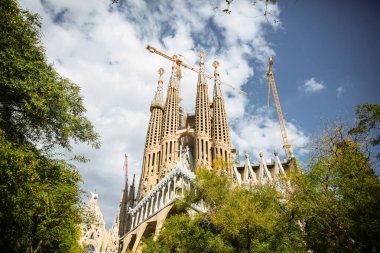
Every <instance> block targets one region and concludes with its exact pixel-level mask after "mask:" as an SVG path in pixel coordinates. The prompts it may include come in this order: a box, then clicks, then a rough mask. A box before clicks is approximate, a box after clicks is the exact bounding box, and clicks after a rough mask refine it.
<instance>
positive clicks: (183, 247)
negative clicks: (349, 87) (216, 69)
mask: <svg viewBox="0 0 380 253" xmlns="http://www.w3.org/2000/svg"><path fill="white" fill-rule="evenodd" d="M359 108H361V109H360V110H359V112H358V118H359V119H361V120H359V124H358V127H356V128H354V129H351V130H350V131H348V130H347V129H346V128H345V127H344V126H342V125H341V124H337V125H335V126H334V127H332V128H329V129H327V130H326V131H325V132H323V134H322V135H321V136H320V137H319V138H317V139H316V140H315V141H314V142H313V143H312V144H311V146H312V155H311V159H310V163H309V169H308V170H307V171H301V169H300V168H299V164H298V162H297V161H296V160H294V161H293V165H294V168H293V170H288V171H287V177H286V178H280V179H277V182H275V183H274V184H266V185H260V184H257V185H253V186H249V185H243V186H237V185H236V184H234V183H233V182H232V180H231V178H230V177H229V176H228V175H227V173H221V170H220V168H222V167H223V166H221V165H223V163H222V162H220V161H217V162H215V163H214V166H215V167H218V166H219V169H218V168H214V169H213V170H208V169H205V168H198V169H197V171H196V179H195V180H194V182H193V184H194V186H195V187H194V188H195V189H196V190H192V191H190V192H188V195H187V197H186V198H185V199H184V200H183V201H180V202H179V204H177V206H181V207H182V209H181V210H183V212H184V213H182V214H177V215H173V216H171V217H170V218H168V219H167V220H166V221H165V223H164V228H163V230H162V233H161V234H160V235H159V236H158V237H157V238H156V240H153V238H150V239H149V240H146V242H145V246H144V247H145V250H146V251H147V252H306V251H307V250H312V251H313V252H377V251H378V250H379V249H380V242H379V240H378V237H379V235H380V194H379V192H380V181H379V179H378V177H377V176H376V174H375V172H374V169H373V167H372V165H371V163H370V162H369V159H368V157H367V153H366V146H367V144H369V142H370V141H372V144H373V139H371V138H361V137H360V136H358V135H362V134H368V133H369V132H370V131H373V130H374V129H375V130H376V129H377V124H378V116H376V115H377V113H378V112H377V111H376V110H377V109H376V108H377V106H372V105H371V106H366V105H364V106H359ZM363 122H364V123H363ZM375 136H376V138H377V135H375ZM278 186H281V188H279V187H278ZM280 189H281V190H280ZM200 201H203V202H204V204H205V205H206V206H207V209H208V211H207V212H206V213H205V214H195V215H194V214H192V215H189V214H187V213H185V211H186V210H191V208H189V203H198V202H200ZM186 203H187V209H186V208H183V207H186ZM188 212H189V211H188ZM200 234H202V235H204V236H200ZM207 245H214V246H213V247H211V248H209V247H207Z"/></svg>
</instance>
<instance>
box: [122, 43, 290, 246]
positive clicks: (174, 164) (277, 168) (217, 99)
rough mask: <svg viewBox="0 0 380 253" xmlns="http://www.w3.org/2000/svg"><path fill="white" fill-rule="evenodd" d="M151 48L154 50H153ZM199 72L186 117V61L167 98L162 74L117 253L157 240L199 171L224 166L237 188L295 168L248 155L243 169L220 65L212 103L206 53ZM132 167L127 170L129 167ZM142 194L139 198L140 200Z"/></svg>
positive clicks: (176, 68)
mask: <svg viewBox="0 0 380 253" xmlns="http://www.w3.org/2000/svg"><path fill="white" fill-rule="evenodd" d="M148 47H149V46H148ZM199 57H200V60H199V70H198V71H196V72H198V81H197V92H196V97H195V112H194V113H185V112H184V110H183V109H182V107H181V95H180V81H181V63H182V62H181V60H180V59H179V58H177V57H176V56H173V57H172V61H173V66H172V70H171V76H170V80H169V84H168V89H167V92H166V99H165V100H164V94H163V83H164V80H163V78H162V77H163V73H164V70H163V69H162V68H161V69H159V71H158V73H159V79H158V85H157V90H156V92H155V94H154V97H153V100H152V102H151V104H150V120H149V125H148V130H147V134H146V140H145V149H144V156H143V160H142V172H141V179H140V182H139V186H138V188H137V189H135V185H134V179H133V183H132V184H131V185H128V180H127V179H126V183H125V187H124V191H123V195H122V199H121V202H120V214H119V231H118V233H119V247H118V252H121V253H125V252H126V251H128V250H130V251H133V252H140V251H141V245H140V241H141V239H142V238H143V237H149V236H151V235H153V234H155V235H158V234H159V233H160V230H161V229H162V226H163V222H164V221H165V219H166V218H167V217H169V216H170V215H171V212H170V211H171V208H172V206H173V204H174V202H175V200H176V199H178V198H181V197H183V195H184V193H185V192H186V191H187V190H189V189H190V188H191V187H192V185H191V181H192V180H193V179H194V177H195V174H194V170H195V168H197V167H200V166H202V167H206V168H211V166H212V165H213V161H216V160H219V161H223V163H224V164H226V166H223V169H224V171H223V173H228V174H229V175H231V177H232V178H233V179H234V181H235V182H236V183H237V184H255V183H266V182H271V181H273V180H276V177H277V176H278V175H280V174H282V175H285V176H286V171H287V170H289V169H291V168H294V167H295V166H296V160H295V158H294V156H293V155H292V156H290V157H287V159H284V160H283V161H281V160H280V158H279V156H278V154H277V152H275V153H274V159H271V160H266V159H265V158H264V154H263V153H260V154H259V163H258V164H251V162H250V160H249V157H248V155H247V154H246V155H245V163H244V164H242V165H240V163H239V162H236V161H238V160H239V159H238V155H237V154H236V149H234V148H233V147H232V146H231V139H230V128H229V124H228V117H227V113H226V108H225V103H224V97H223V92H222V89H221V81H220V78H219V72H218V67H219V62H217V61H214V62H213V67H214V74H213V81H214V83H213V94H212V100H211V101H210V98H209V94H208V84H207V78H206V76H207V74H206V73H205V61H204V52H202V51H201V52H200V53H199ZM126 166H127V165H126ZM136 190H137V194H136ZM190 209H191V210H189V213H190V215H191V212H205V211H206V210H207V208H206V207H205V206H203V204H202V203H199V204H196V205H195V204H193V205H191V208H190Z"/></svg>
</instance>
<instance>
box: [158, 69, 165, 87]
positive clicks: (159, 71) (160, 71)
mask: <svg viewBox="0 0 380 253" xmlns="http://www.w3.org/2000/svg"><path fill="white" fill-rule="evenodd" d="M164 73H165V70H164V69H163V68H160V69H159V70H158V74H159V75H160V79H159V80H158V84H159V85H162V83H163V80H162V76H163V75H164Z"/></svg>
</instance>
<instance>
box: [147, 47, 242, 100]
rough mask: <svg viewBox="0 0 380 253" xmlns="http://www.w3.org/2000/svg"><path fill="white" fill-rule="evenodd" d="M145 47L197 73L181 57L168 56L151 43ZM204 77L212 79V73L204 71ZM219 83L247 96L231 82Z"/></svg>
mask: <svg viewBox="0 0 380 253" xmlns="http://www.w3.org/2000/svg"><path fill="white" fill-rule="evenodd" d="M146 49H147V50H148V51H149V52H151V53H155V54H158V55H160V56H162V57H164V58H166V59H168V60H170V61H173V62H175V63H176V64H177V65H178V66H183V67H184V68H187V69H190V70H192V71H194V72H196V73H199V70H197V69H195V68H194V67H192V66H190V65H188V64H186V63H184V62H183V61H182V59H181V57H177V56H176V55H173V56H169V55H168V54H166V53H164V52H162V51H160V50H158V49H156V48H154V47H152V46H151V45H147V46H146ZM180 73H181V72H180V70H179V76H181V74H180ZM205 77H206V78H208V79H214V77H213V76H212V75H209V74H207V73H205ZM220 83H221V84H223V85H225V86H227V87H229V88H230V89H232V90H234V91H235V92H237V93H239V94H241V95H243V96H247V93H245V92H244V91H242V90H239V89H237V88H236V87H234V86H233V85H231V84H228V83H226V82H223V81H220Z"/></svg>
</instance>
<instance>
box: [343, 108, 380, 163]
mask: <svg viewBox="0 0 380 253" xmlns="http://www.w3.org/2000/svg"><path fill="white" fill-rule="evenodd" d="M356 117H357V125H356V126H355V127H354V128H352V129H350V131H349V134H350V135H351V136H354V138H355V139H356V140H358V139H359V140H360V139H361V141H362V142H363V139H364V143H369V144H371V145H372V146H378V145H379V144H380V132H379V131H380V104H362V105H358V106H357V108H356ZM376 157H377V159H378V160H380V153H377V154H376Z"/></svg>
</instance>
